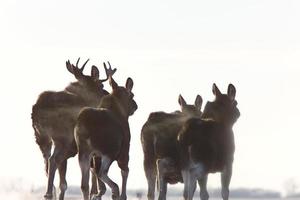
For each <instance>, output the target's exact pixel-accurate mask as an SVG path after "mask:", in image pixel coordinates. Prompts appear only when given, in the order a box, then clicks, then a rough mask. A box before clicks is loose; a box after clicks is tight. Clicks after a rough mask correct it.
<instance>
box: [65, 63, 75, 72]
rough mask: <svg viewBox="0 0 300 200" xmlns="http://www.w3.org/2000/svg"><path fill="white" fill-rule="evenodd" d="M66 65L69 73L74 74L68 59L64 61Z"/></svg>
mask: <svg viewBox="0 0 300 200" xmlns="http://www.w3.org/2000/svg"><path fill="white" fill-rule="evenodd" d="M66 67H67V69H68V71H69V72H70V73H71V74H74V68H73V65H72V64H71V63H70V60H68V61H66Z"/></svg>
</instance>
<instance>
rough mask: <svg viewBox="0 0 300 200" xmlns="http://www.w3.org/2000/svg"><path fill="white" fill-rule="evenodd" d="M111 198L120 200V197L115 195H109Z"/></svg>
mask: <svg viewBox="0 0 300 200" xmlns="http://www.w3.org/2000/svg"><path fill="white" fill-rule="evenodd" d="M111 198H112V199H113V200H119V199H120V196H119V195H117V194H113V195H111Z"/></svg>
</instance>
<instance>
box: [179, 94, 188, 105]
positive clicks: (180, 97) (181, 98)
mask: <svg viewBox="0 0 300 200" xmlns="http://www.w3.org/2000/svg"><path fill="white" fill-rule="evenodd" d="M178 103H179V105H180V106H185V105H186V102H185V100H184V98H183V97H182V96H181V94H180V95H179V97H178Z"/></svg>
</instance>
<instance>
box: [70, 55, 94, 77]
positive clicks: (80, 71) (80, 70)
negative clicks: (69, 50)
mask: <svg viewBox="0 0 300 200" xmlns="http://www.w3.org/2000/svg"><path fill="white" fill-rule="evenodd" d="M79 60H80V57H79V58H78V59H77V61H76V66H74V65H73V64H71V62H70V60H68V61H67V62H66V66H67V69H68V70H69V72H71V73H72V74H74V75H75V77H76V78H79V77H80V76H83V70H84V67H85V65H86V64H87V63H88V61H89V60H90V59H87V61H85V63H84V64H83V65H82V67H81V68H79V67H78V64H79Z"/></svg>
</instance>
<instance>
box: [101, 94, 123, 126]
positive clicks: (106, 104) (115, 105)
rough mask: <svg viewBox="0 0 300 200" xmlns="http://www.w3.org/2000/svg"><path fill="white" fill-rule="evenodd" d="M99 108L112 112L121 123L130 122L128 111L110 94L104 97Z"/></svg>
mask: <svg viewBox="0 0 300 200" xmlns="http://www.w3.org/2000/svg"><path fill="white" fill-rule="evenodd" d="M99 107H100V108H104V109H107V110H110V111H111V112H112V113H113V114H114V115H115V117H117V118H118V119H119V120H120V121H121V122H127V121H128V117H129V116H128V114H127V112H126V110H125V109H124V107H123V106H122V104H121V102H120V101H119V100H118V98H117V97H115V96H114V95H113V94H109V95H107V96H105V97H103V98H102V100H101V103H100V105H99Z"/></svg>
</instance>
